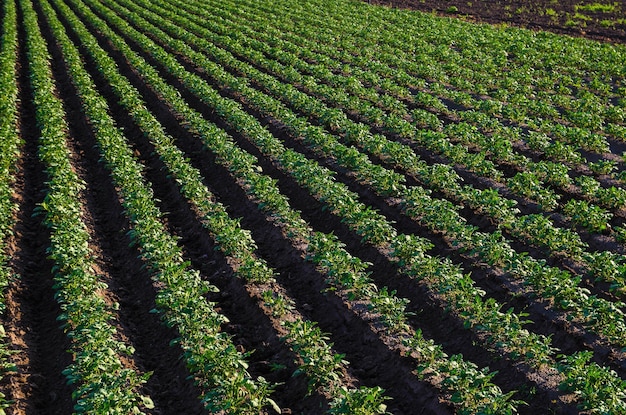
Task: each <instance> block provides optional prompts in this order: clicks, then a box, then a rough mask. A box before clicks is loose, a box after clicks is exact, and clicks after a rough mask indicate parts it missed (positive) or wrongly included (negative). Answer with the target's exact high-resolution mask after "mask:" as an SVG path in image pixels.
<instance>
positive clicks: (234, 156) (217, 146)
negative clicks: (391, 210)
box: [80, 8, 498, 407]
mask: <svg viewBox="0 0 626 415" xmlns="http://www.w3.org/2000/svg"><path fill="white" fill-rule="evenodd" d="M80 10H81V11H83V9H82V8H81V9H80ZM99 10H102V9H101V8H99ZM86 15H87V13H86ZM107 15H108V16H110V17H109V18H110V19H111V21H112V22H115V24H116V25H118V26H119V25H124V24H123V22H122V21H121V20H119V18H117V19H116V18H115V17H113V16H111V15H110V13H108V14H107ZM89 20H90V21H93V18H91V19H89ZM98 27H99V29H100V30H104V29H105V27H104V26H103V25H100V26H98ZM122 27H124V26H122ZM105 33H106V34H107V37H108V38H110V39H112V40H113V41H114V42H115V44H116V45H117V46H118V47H120V49H122V50H123V51H124V52H125V54H127V55H126V57H127V58H128V59H129V61H131V62H132V63H133V65H134V66H135V67H137V68H138V69H139V70H140V71H142V72H143V71H146V70H149V68H147V67H145V66H140V65H138V62H137V57H136V56H134V57H133V55H132V54H129V52H130V51H129V50H128V49H127V47H124V46H123V45H122V44H121V43H120V42H119V41H118V40H117V39H116V36H115V35H114V34H113V33H111V32H110V30H107V31H106V32H105ZM140 39H141V40H140ZM135 40H136V41H140V42H141V41H143V42H145V43H147V44H149V41H147V40H145V37H142V36H141V35H140V34H138V33H136V38H135ZM152 47H155V46H154V45H153V46H152ZM155 55H156V54H155ZM170 62H171V60H170ZM181 75H182V74H181ZM144 76H145V79H149V83H150V85H151V87H152V88H156V89H157V90H158V92H159V93H160V95H161V96H163V97H164V98H165V99H166V100H167V101H169V104H170V105H172V108H173V110H175V111H177V112H178V113H179V114H181V115H182V116H183V117H184V119H185V121H184V125H190V127H191V128H192V129H193V130H195V131H199V132H201V133H202V132H206V133H207V134H203V135H204V136H205V137H207V138H206V141H205V143H207V145H209V146H210V148H211V149H212V150H213V151H215V152H216V153H217V155H218V158H219V159H224V160H225V161H224V162H226V163H227V165H229V168H230V169H231V170H234V171H235V172H236V173H238V174H239V175H241V176H239V177H241V178H243V179H244V180H245V181H246V182H247V183H248V185H249V186H250V191H251V192H253V194H254V196H255V197H257V198H259V199H260V202H261V205H262V206H263V208H264V209H266V210H269V211H270V212H271V214H272V215H273V216H276V217H279V218H280V219H281V220H282V221H284V223H285V226H287V230H286V233H287V234H288V235H291V237H292V238H295V239H296V240H297V239H298V238H302V239H304V240H305V241H308V242H309V247H308V249H307V250H308V252H307V253H308V255H309V258H310V259H311V260H313V261H316V262H317V263H318V264H320V266H322V267H323V268H325V269H326V273H327V275H328V276H329V280H328V282H329V284H331V286H334V287H335V288H334V289H336V290H344V291H345V290H347V291H348V295H349V296H350V297H352V298H357V299H361V300H364V299H367V300H373V303H374V305H373V309H374V310H375V311H378V312H380V313H381V315H382V317H383V319H385V318H386V319H387V321H388V322H392V321H394V320H395V318H394V316H393V315H389V313H388V312H384V309H383V308H382V307H381V306H382V305H385V303H388V302H389V301H381V300H382V299H383V298H384V297H381V295H380V294H379V293H380V292H382V293H385V292H386V290H381V291H379V292H376V291H372V288H370V285H371V283H369V282H368V280H367V277H366V276H365V275H364V274H363V269H364V267H363V265H359V264H360V261H358V259H356V258H352V257H350V255H349V254H348V253H347V252H345V251H344V250H343V249H342V247H341V245H340V244H339V243H338V241H337V240H336V238H334V237H332V236H330V235H322V234H319V233H315V234H312V233H311V231H310V230H308V226H307V225H305V224H302V220H301V219H299V217H298V216H297V213H296V212H295V211H293V210H291V209H290V208H289V205H288V203H287V201H286V199H285V198H284V197H283V196H282V195H280V193H279V192H278V191H277V189H276V188H275V187H274V185H273V184H272V181H271V179H270V180H267V179H268V178H267V177H265V178H263V176H262V175H259V174H258V173H257V172H256V169H255V168H253V166H252V165H250V163H253V160H254V159H253V158H252V159H251V158H250V155H246V154H245V153H242V151H241V150H239V149H238V148H237V147H232V143H231V142H230V140H227V138H226V137H224V136H223V134H219V133H218V131H216V130H215V127H211V126H210V125H207V123H206V121H205V120H203V119H202V118H201V117H199V116H198V115H197V114H194V112H193V111H190V110H189V109H188V108H187V107H186V105H184V103H182V102H180V100H179V99H175V97H176V95H177V94H176V92H175V91H174V90H172V89H171V87H168V86H167V84H164V83H163V82H162V81H160V82H159V80H158V79H157V78H154V77H151V76H147V75H144ZM168 91H169V93H168ZM205 91H208V90H207V89H206V87H205ZM211 95H212V96H215V94H214V93H211ZM205 98H207V97H205ZM170 100H171V101H170ZM223 109H224V107H222V110H223ZM242 117H243V114H240V116H239V117H238V119H237V120H235V121H237V122H238V123H239V127H238V128H239V130H240V132H241V131H245V129H248V128H256V129H257V131H259V132H260V131H264V130H263V129H261V130H259V129H258V127H254V123H255V121H254V120H253V119H250V118H246V117H243V118H242ZM246 119H247V120H248V122H247V126H246V124H244V122H245V121H244V120H246ZM218 136H221V137H223V141H221V142H219V143H218V142H216V138H217V137H218ZM208 137H210V139H208ZM355 284H356V285H355ZM387 295H388V294H387ZM372 297H378V298H379V300H378V304H376V298H372ZM390 300H391V304H394V303H397V304H398V305H400V306H402V301H400V302H399V303H398V302H397V300H394V299H393V297H391V298H390ZM377 306H378V307H377ZM392 311H393V309H392ZM396 313H397V312H396ZM413 344H414V346H415V347H418V346H419V347H421V348H423V347H425V346H427V347H426V349H424V350H428V349H430V348H432V345H431V344H430V342H425V341H423V340H421V338H420V337H419V336H417V337H416V340H415V341H414V343H413ZM419 350H422V349H418V351H419ZM437 350H440V349H437ZM457 360H458V359H457ZM435 361H439V362H440V363H439V368H440V370H441V369H446V366H447V370H450V369H451V368H452V367H451V366H449V365H448V364H447V363H446V362H447V359H445V355H444V354H443V352H441V351H439V352H438V355H436V359H435ZM455 361H456V360H455ZM456 364H458V362H457V363H456ZM466 367H467V369H468V370H467V374H466V376H470V377H472V376H477V375H479V377H478V378H477V379H481V378H482V380H481V381H480V382H476V383H485V382H488V381H489V378H490V376H485V375H486V374H485V373H482V372H475V371H474V369H472V366H471V365H469V366H467V365H466ZM472 373H475V374H474V375H472ZM431 376H432V377H433V378H435V377H436V376H435V375H434V374H432V373H431ZM445 384H446V383H444V385H445ZM485 385H488V383H485ZM480 386H483V385H480ZM447 387H448V388H454V390H456V391H457V393H459V394H460V393H461V390H462V388H459V385H453V384H451V385H448V386H447ZM457 388H458V389H457ZM476 388H477V386H476V385H475V386H474V389H476ZM485 389H486V390H489V389H488V388H485ZM465 393H466V394H467V395H470V394H471V393H474V392H473V391H472V390H471V389H470V390H467V391H465ZM475 396H480V395H479V394H477V393H476V394H475ZM461 402H462V404H463V402H464V403H465V404H466V405H470V404H475V403H472V402H471V400H461ZM485 402H488V399H485V400H482V402H478V403H479V404H481V405H483V404H484V403H485ZM497 402H498V401H494V407H496V406H495V405H496V404H497Z"/></svg>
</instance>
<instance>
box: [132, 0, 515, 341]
mask: <svg viewBox="0 0 626 415" xmlns="http://www.w3.org/2000/svg"><path fill="white" fill-rule="evenodd" d="M124 12H125V13H128V12H127V11H124ZM138 19H139V18H138V17H136V16H133V18H132V19H131V20H135V21H137V20H138ZM142 28H143V29H144V30H145V31H147V32H151V33H155V35H156V36H158V37H159V39H166V42H167V44H168V45H170V46H172V47H174V48H179V47H184V44H181V43H180V42H176V41H175V40H174V39H171V38H167V35H166V34H164V33H162V32H160V31H158V30H157V29H156V28H154V27H150V28H148V27H147V26H146V27H142ZM179 52H181V50H179ZM182 52H183V53H184V55H185V56H188V57H189V58H191V59H193V57H194V56H195V55H193V53H190V52H191V51H190V50H184V49H183V50H182ZM196 64H201V66H202V67H203V68H204V70H205V71H207V72H208V73H211V71H212V70H214V69H213V68H212V66H211V65H210V64H209V62H197V61H196ZM220 80H221V81H223V79H220ZM183 82H184V80H183ZM197 82H201V81H199V80H195V83H194V85H195V84H197ZM241 85H242V84H241V82H239V85H238V84H237V83H236V81H235V80H233V82H232V83H229V84H228V86H229V87H230V88H233V89H235V90H238V89H237V87H238V86H239V88H241ZM188 87H189V88H190V89H193V87H192V85H191V83H189V84H188ZM213 95H214V97H213V98H211V101H210V105H213V106H214V107H215V108H216V110H217V111H218V113H220V115H222V117H224V118H226V119H229V120H233V119H235V118H240V119H241V121H240V122H242V123H243V122H246V123H247V124H248V125H247V126H246V127H245V129H239V131H240V132H241V131H243V132H244V133H245V134H246V135H247V136H248V137H259V136H261V135H268V134H267V133H265V134H263V133H262V130H260V129H259V128H255V127H254V125H253V121H249V122H248V121H245V120H246V117H245V115H243V114H242V115H241V116H237V115H235V113H234V112H233V111H232V108H229V107H226V106H224V107H222V106H221V105H220V103H219V101H220V98H218V97H217V96H215V94H214V93H213ZM199 97H200V98H201V99H205V100H206V98H207V97H206V96H200V95H199ZM246 98H247V101H248V102H250V101H251V99H252V98H251V95H250V94H246ZM205 102H206V101H205ZM207 103H209V102H207ZM265 104H266V105H268V104H269V101H265ZM229 109H230V111H231V112H228V111H229ZM257 109H258V108H257ZM235 128H238V127H235ZM261 140H262V142H261V143H260V144H259V143H257V146H259V147H260V148H262V149H263V151H264V152H265V153H266V154H267V155H268V156H270V157H273V158H275V160H276V161H278V162H280V163H285V165H286V166H293V167H291V168H295V169H296V170H295V171H294V172H291V171H288V172H289V173H294V175H295V176H294V177H295V178H296V179H297V180H299V181H302V180H304V182H305V183H306V181H307V180H308V181H309V182H308V183H306V184H305V185H306V186H309V187H311V188H312V189H313V190H312V193H313V194H315V192H316V191H317V192H318V194H316V196H318V197H320V198H322V199H324V198H325V197H326V199H325V202H329V203H330V205H331V207H333V208H335V209H337V204H340V205H341V206H346V208H345V209H344V210H343V211H342V210H341V209H339V210H340V211H341V213H342V214H343V215H341V216H344V218H345V215H346V214H347V215H349V216H348V218H349V219H352V220H354V222H353V223H351V225H352V226H355V227H357V232H358V231H361V232H362V236H364V238H366V239H367V238H368V237H369V236H370V235H369V234H368V233H367V232H368V231H369V230H371V229H374V230H375V231H374V232H372V235H376V230H381V229H382V230H383V233H384V232H385V227H386V226H388V225H384V224H383V221H382V220H380V218H378V220H377V219H376V218H375V217H374V216H372V215H371V214H366V216H365V217H359V215H358V211H359V210H360V211H362V212H367V209H364V208H363V207H359V204H358V203H356V202H354V200H355V199H352V201H351V200H350V199H349V198H346V197H345V196H338V195H339V194H343V195H345V194H348V192H346V189H343V188H340V186H337V185H336V184H334V185H333V183H332V181H331V180H329V179H328V177H329V176H328V172H327V171H326V174H325V175H326V178H324V177H323V176H324V170H323V169H320V168H319V167H317V168H316V167H314V163H308V166H306V164H307V163H306V159H303V158H302V157H299V160H298V162H297V163H294V160H297V159H298V156H297V155H296V154H295V153H294V152H289V151H288V150H284V149H281V145H280V144H277V142H276V141H275V140H274V141H273V142H272V141H271V140H272V139H271V138H270V137H269V136H268V137H264V138H261ZM281 153H284V154H281ZM287 153H289V155H288V156H286V154H287ZM290 159H291V160H290ZM303 167H308V174H307V170H306V168H304V169H303ZM286 169H287V170H289V169H290V167H286ZM311 169H314V170H311ZM297 171H301V172H302V173H300V175H301V176H298V173H297ZM305 175H306V177H305ZM333 187H334V188H335V189H336V191H333V190H334V189H333ZM320 193H321V194H325V195H326V196H321V195H320ZM333 203H337V204H335V205H334V206H333ZM370 212H371V211H370ZM362 219H365V220H362ZM348 222H349V221H348ZM377 222H378V224H379V225H378V226H377ZM359 226H361V228H360V229H359ZM387 229H389V228H388V227H387ZM375 237H377V238H378V237H381V235H380V234H377V235H376V236H375ZM400 239H401V238H400ZM383 240H385V237H384V236H383ZM370 242H372V241H371V240H370ZM380 242H382V241H379V242H378V243H380ZM373 243H374V244H376V242H373ZM409 252H411V251H409ZM412 254H414V252H412ZM470 298H472V297H470ZM498 308H499V307H498ZM508 315H509V320H510V318H511V317H510V315H511V313H510V312H509V313H508ZM498 334H500V335H501V334H502V332H501V331H500V332H498ZM494 337H495V336H494Z"/></svg>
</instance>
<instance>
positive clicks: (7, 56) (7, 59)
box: [0, 0, 21, 415]
mask: <svg viewBox="0 0 626 415" xmlns="http://www.w3.org/2000/svg"><path fill="white" fill-rule="evenodd" d="M1 16H2V31H1V32H0V33H1V38H0V91H2V95H1V96H0V315H1V316H4V315H5V310H6V303H5V298H6V297H5V293H6V290H7V288H8V287H9V286H10V284H11V282H12V281H15V279H16V278H17V276H16V275H14V272H13V270H12V269H11V267H10V266H9V260H10V257H9V253H8V252H7V249H8V244H9V238H11V236H12V231H13V225H14V223H15V212H16V210H17V204H16V203H15V200H13V183H14V182H15V176H16V173H17V169H16V163H15V160H17V159H19V156H20V146H21V139H20V136H19V132H18V126H17V125H18V124H17V116H18V109H17V106H18V99H17V95H18V90H17V82H15V80H16V79H17V68H16V64H17V43H18V42H17V15H16V5H15V2H14V1H12V0H9V1H6V2H4V4H3V8H2V14H1ZM6 338H7V335H6V332H5V330H4V326H3V325H2V324H0V379H3V378H4V377H5V376H7V375H9V374H10V373H12V372H15V371H16V369H17V367H16V366H15V364H14V363H13V362H12V361H11V355H12V354H13V352H12V351H11V348H10V346H9V344H8V342H7V340H6ZM9 406H10V400H9V398H8V397H7V396H6V395H5V394H4V393H2V392H0V415H4V414H5V409H6V408H8V407H9Z"/></svg>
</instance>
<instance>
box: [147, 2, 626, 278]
mask: <svg viewBox="0 0 626 415" xmlns="http://www.w3.org/2000/svg"><path fill="white" fill-rule="evenodd" d="M157 7H158V6H157ZM135 10H136V9H135ZM159 10H161V9H160V8H159ZM162 13H166V14H165V15H166V17H167V19H169V20H170V21H172V22H178V24H180V25H183V26H182V27H184V28H185V30H184V31H181V30H180V29H179V27H177V26H174V25H173V24H168V30H169V33H171V34H175V35H178V36H179V37H180V38H181V39H183V40H184V41H185V42H187V43H188V44H190V45H195V46H197V47H198V48H199V49H201V50H202V51H204V52H205V53H208V54H209V55H210V56H211V57H213V58H214V59H216V60H217V61H218V62H219V63H220V64H222V65H225V67H227V68H231V70H233V71H236V72H237V73H239V74H241V76H245V77H247V78H249V79H253V80H254V81H253V82H254V83H255V84H258V85H259V87H260V88H262V89H263V90H266V91H268V93H271V94H272V95H274V96H275V97H276V98H278V99H281V100H282V101H283V102H285V103H287V104H290V105H291V106H292V107H294V108H295V109H296V110H298V111H300V112H302V113H304V114H306V115H308V116H309V119H316V120H319V121H320V122H323V123H325V124H326V125H327V128H329V129H330V130H333V131H335V132H337V133H339V134H342V135H343V136H344V137H345V139H346V140H347V141H349V142H350V143H352V144H355V145H357V146H359V147H360V148H365V149H366V150H368V151H369V152H370V153H371V154H373V155H374V156H376V157H380V158H382V159H383V160H384V161H386V162H388V163H389V164H392V166H393V167H401V168H403V169H404V170H405V171H407V172H409V173H411V174H413V175H415V176H416V177H417V178H419V179H420V180H421V181H422V182H425V183H427V184H429V187H430V188H436V189H441V190H442V191H443V192H444V193H445V194H447V195H449V196H450V197H452V198H453V200H455V201H457V202H460V203H467V204H469V205H470V206H471V207H472V208H473V209H474V210H475V211H477V212H482V213H484V212H489V211H490V209H491V208H495V209H494V213H496V214H497V215H498V216H495V217H493V218H492V219H495V220H496V222H497V223H498V224H499V227H500V228H501V229H503V230H505V231H507V232H509V233H510V234H512V235H513V236H515V237H517V238H518V240H522V241H529V242H531V243H533V244H535V245H537V246H541V247H545V248H548V249H549V250H550V251H551V252H553V253H556V254H561V255H564V254H566V255H569V256H570V257H571V258H574V259H577V260H580V261H585V262H587V263H588V266H590V267H592V269H593V270H599V269H601V267H600V266H599V265H602V267H603V269H604V271H602V272H594V274H595V275H594V276H595V277H597V278H600V279H603V280H609V281H610V282H611V283H612V284H614V288H620V287H621V286H622V285H623V283H624V282H623V278H622V277H621V273H622V271H621V269H620V266H621V263H622V262H623V260H622V259H621V256H617V255H614V256H613V258H612V259H613V263H614V266H612V267H611V268H606V266H607V261H605V260H604V259H603V258H600V257H599V255H601V254H600V253H585V255H584V257H583V252H584V250H585V249H586V248H588V246H587V245H586V244H585V243H583V242H582V241H581V239H580V237H579V236H578V235H577V234H575V233H573V232H572V231H570V230H567V229H560V228H556V227H554V226H553V224H552V222H551V221H550V220H549V219H548V218H547V217H544V216H541V215H537V214H535V215H525V216H523V217H519V218H518V217H516V215H515V213H518V210H517V209H515V208H514V202H513V201H511V200H508V199H504V198H502V197H500V196H499V194H498V193H497V192H493V191H491V189H488V190H485V191H480V190H477V189H475V188H473V187H472V186H471V185H464V186H461V185H459V184H458V183H459V182H460V181H461V179H460V177H459V176H458V175H457V174H456V173H455V172H454V171H453V170H452V169H450V168H447V169H446V167H445V166H436V167H435V168H430V167H428V166H427V165H426V164H425V163H424V162H422V161H421V160H420V159H419V158H418V156H417V155H416V154H415V153H414V152H413V151H412V150H411V149H410V148H409V147H407V146H403V145H402V144H398V143H395V142H392V141H389V140H387V139H386V138H385V137H384V136H381V135H372V134H370V133H369V131H368V128H367V126H364V125H362V124H355V123H353V122H352V121H350V120H349V119H348V118H347V117H346V116H345V115H344V114H343V113H342V112H341V111H339V110H337V109H333V108H328V107H326V106H325V105H323V104H321V103H319V102H318V101H315V100H313V99H311V98H310V97H309V96H307V95H304V94H303V93H301V92H299V91H298V90H296V89H295V88H294V87H292V86H291V85H289V84H281V83H279V82H277V81H276V80H275V79H273V78H271V77H269V76H267V75H265V74H264V73H261V72H259V71H258V70H256V69H254V68H252V67H250V66H248V65H245V64H242V63H241V62H239V61H237V60H236V59H234V58H233V57H232V56H231V55H229V54H228V53H226V52H224V51H221V50H219V49H217V48H216V46H215V45H216V44H218V43H217V42H218V41H219V40H217V39H216V37H215V36H211V33H210V32H208V31H207V30H202V28H200V27H199V26H198V25H195V24H193V23H192V22H189V21H188V20H183V19H181V18H177V16H176V14H175V13H173V12H165V11H164V12H162ZM149 14H150V13H145V12H144V15H148V16H147V17H148V18H149ZM153 19H154V18H153ZM211 26H212V27H216V23H215V22H212V25H211ZM239 26H241V24H240V25H239ZM226 30H227V29H224V31H226ZM193 33H197V34H198V36H199V37H197V36H194V35H193ZM208 39H210V40H211V43H209V40H208ZM226 41H227V40H226ZM229 46H230V47H229V49H233V48H235V49H237V50H238V51H239V54H240V55H241V54H243V53H245V52H242V50H241V48H238V47H237V46H236V45H235V44H233V43H229ZM247 58H248V60H249V61H253V62H255V64H256V66H262V67H270V66H271V67H272V68H274V69H273V70H272V72H278V74H279V75H282V76H281V78H284V79H285V80H286V81H287V82H291V83H293V84H299V85H314V80H312V79H308V80H307V79H303V77H301V76H299V74H298V73H297V72H295V71H290V70H289V69H288V68H285V67H282V66H281V65H280V64H276V63H274V65H273V66H272V64H271V63H269V62H268V61H267V60H266V59H265V58H264V57H263V56H262V55H248V56H247ZM286 73H287V74H288V75H285V74H286ZM337 93H338V94H339V93H340V92H339V91H338V92H337ZM353 98H354V99H353V101H357V100H358V98H356V97H353ZM445 170H447V171H445ZM387 180H389V181H391V182H392V184H393V183H394V182H397V181H399V180H398V179H397V178H396V179H392V178H387ZM444 180H445V181H444ZM528 180H532V179H530V178H529V179H528ZM528 180H524V181H521V182H520V183H518V185H519V186H520V187H521V188H528V187H530V186H528ZM487 200H488V202H489V204H488V205H486V204H485V203H484V202H485V201H487ZM576 202H577V201H575V200H572V201H570V202H568V204H567V205H566V206H565V209H564V210H565V213H566V214H567V215H568V216H570V217H572V219H573V220H574V223H581V224H583V225H584V226H586V227H587V228H591V229H594V230H595V229H599V230H603V229H606V228H607V227H608V225H607V220H608V216H609V213H608V212H604V211H603V210H602V209H601V208H599V207H597V206H594V205H589V204H588V203H587V202H586V201H580V202H579V203H576ZM594 208H595V209H594ZM602 255H604V254H602ZM599 261H600V262H599Z"/></svg>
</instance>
